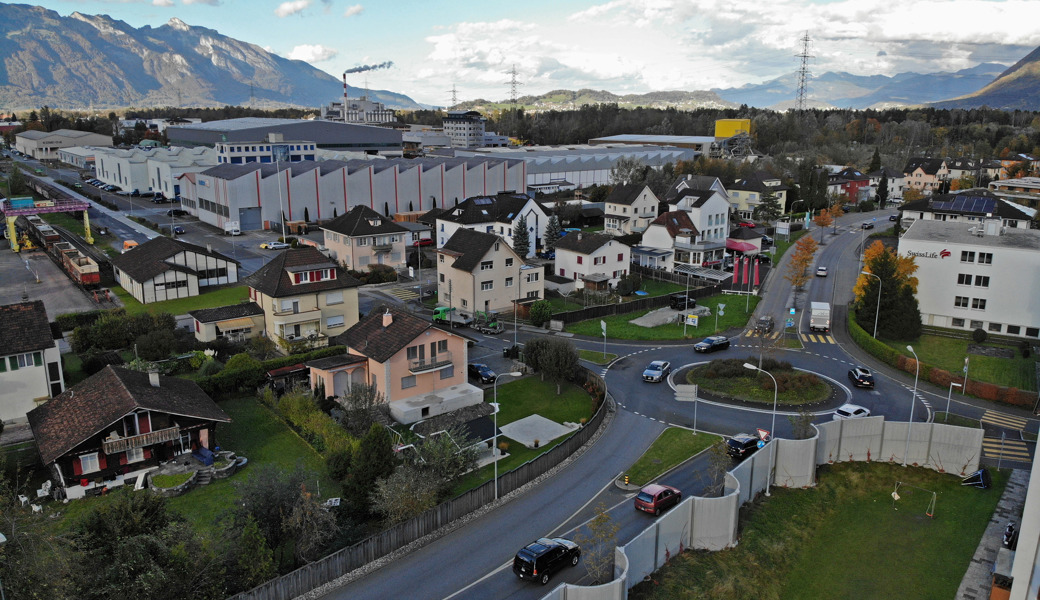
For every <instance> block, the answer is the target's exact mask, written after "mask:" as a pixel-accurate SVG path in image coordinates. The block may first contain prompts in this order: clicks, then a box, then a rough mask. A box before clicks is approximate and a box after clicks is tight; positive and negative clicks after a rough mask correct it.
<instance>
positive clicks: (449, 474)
mask: <svg viewBox="0 0 1040 600" xmlns="http://www.w3.org/2000/svg"><path fill="white" fill-rule="evenodd" d="M477 455H478V448H477V446H474V445H473V444H471V443H470V440H469V439H468V436H467V432H466V429H465V428H463V427H462V426H461V425H452V426H450V427H448V429H446V430H445V431H443V432H440V433H438V434H437V435H430V436H427V437H426V438H425V439H424V440H423V442H422V444H421V445H420V446H419V452H418V456H421V457H422V461H421V462H420V463H418V464H416V465H415V466H416V467H418V468H419V469H420V470H422V471H423V472H424V473H426V474H427V475H428V476H430V477H431V479H433V481H434V482H435V483H436V489H437V490H438V491H439V492H440V493H441V494H445V493H447V492H449V491H450V490H451V487H452V485H454V483H455V481H456V480H458V478H459V477H461V476H462V475H464V474H466V473H468V472H469V471H471V470H472V469H473V468H474V467H476V466H477Z"/></svg>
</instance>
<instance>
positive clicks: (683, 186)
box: [661, 175, 729, 212]
mask: <svg viewBox="0 0 1040 600" xmlns="http://www.w3.org/2000/svg"><path fill="white" fill-rule="evenodd" d="M683 190H714V191H716V192H718V193H719V194H720V195H721V196H722V199H723V200H725V201H726V202H729V192H727V191H726V186H724V185H722V180H720V179H719V178H718V177H713V176H711V175H680V176H679V177H678V178H677V179H676V180H675V181H674V182H672V185H671V186H670V187H669V188H668V191H666V192H665V193H664V197H663V198H661V201H662V202H664V203H665V204H668V205H673V206H674V205H675V204H676V203H677V202H678V199H679V196H680V195H681V193H682V191H683ZM668 210H676V209H675V208H674V207H669V208H667V209H663V210H662V211H661V212H667V211H668Z"/></svg>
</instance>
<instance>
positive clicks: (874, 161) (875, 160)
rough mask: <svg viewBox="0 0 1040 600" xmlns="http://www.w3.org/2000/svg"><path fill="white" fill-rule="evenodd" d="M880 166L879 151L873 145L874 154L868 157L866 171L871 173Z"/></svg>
mask: <svg viewBox="0 0 1040 600" xmlns="http://www.w3.org/2000/svg"><path fill="white" fill-rule="evenodd" d="M880 168H881V151H880V150H879V149H878V147H877V146H875V147H874V156H872V157H870V164H869V165H867V173H873V172H874V171H877V170H878V169H880Z"/></svg>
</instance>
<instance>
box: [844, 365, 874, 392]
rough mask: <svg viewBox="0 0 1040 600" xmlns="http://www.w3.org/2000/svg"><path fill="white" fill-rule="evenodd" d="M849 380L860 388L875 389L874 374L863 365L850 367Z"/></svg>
mask: <svg viewBox="0 0 1040 600" xmlns="http://www.w3.org/2000/svg"><path fill="white" fill-rule="evenodd" d="M849 381H851V382H852V385H854V386H856V387H858V388H868V389H874V375H872V374H871V372H870V369H864V368H863V367H856V368H855V369H849Z"/></svg>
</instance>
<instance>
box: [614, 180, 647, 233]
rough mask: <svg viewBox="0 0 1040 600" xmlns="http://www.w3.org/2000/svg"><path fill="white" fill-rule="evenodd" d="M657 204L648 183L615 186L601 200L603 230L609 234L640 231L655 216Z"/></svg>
mask: <svg viewBox="0 0 1040 600" xmlns="http://www.w3.org/2000/svg"><path fill="white" fill-rule="evenodd" d="M658 204H659V202H658V199H657V196H656V195H654V193H653V191H651V190H650V186H648V185H643V184H634V183H629V184H625V185H619V186H616V187H615V188H614V189H613V190H612V191H611V192H610V194H609V195H608V196H607V197H606V199H605V200H604V201H603V228H604V231H605V232H606V233H609V234H610V235H629V234H632V233H641V232H642V231H644V230H645V229H646V228H647V226H648V225H650V221H653V220H654V219H656V218H657V208H658V207H657V205H658Z"/></svg>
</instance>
